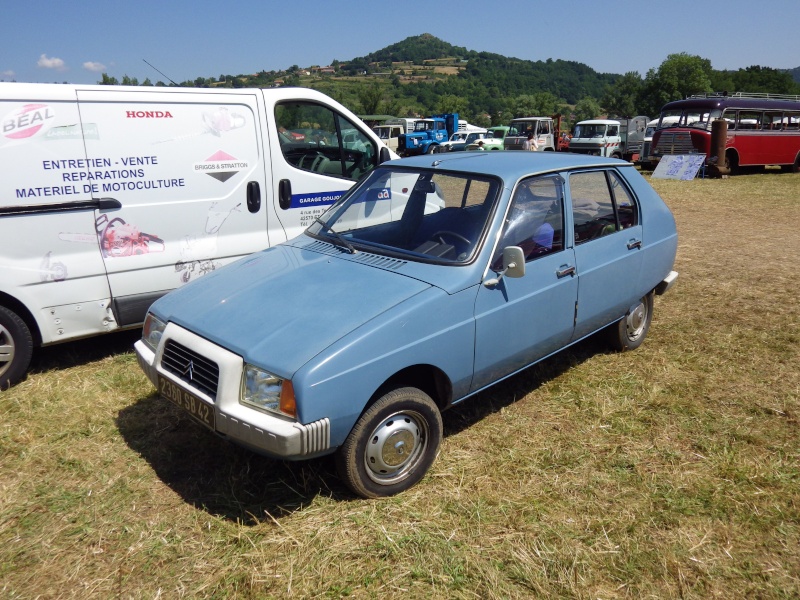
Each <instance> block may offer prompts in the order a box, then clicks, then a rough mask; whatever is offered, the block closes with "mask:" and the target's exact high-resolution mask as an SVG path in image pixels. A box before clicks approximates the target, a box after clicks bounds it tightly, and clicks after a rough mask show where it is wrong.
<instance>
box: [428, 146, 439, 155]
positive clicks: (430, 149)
mask: <svg viewBox="0 0 800 600" xmlns="http://www.w3.org/2000/svg"><path fill="white" fill-rule="evenodd" d="M438 147H439V146H438V145H437V144H431V145H430V146H428V149H427V150H425V154H434V153H435V152H438V150H437V148H438Z"/></svg>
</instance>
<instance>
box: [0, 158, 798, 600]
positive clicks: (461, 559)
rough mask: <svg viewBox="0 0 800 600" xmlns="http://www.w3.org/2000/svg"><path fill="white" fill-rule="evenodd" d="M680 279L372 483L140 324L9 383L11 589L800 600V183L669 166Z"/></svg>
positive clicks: (2, 432)
mask: <svg viewBox="0 0 800 600" xmlns="http://www.w3.org/2000/svg"><path fill="white" fill-rule="evenodd" d="M652 183H653V185H654V187H656V189H657V190H658V191H659V192H660V193H661V194H662V196H663V197H664V198H665V200H666V201H667V203H668V204H669V205H670V207H671V208H672V210H673V212H674V213H675V216H676V218H677V221H678V228H679V233H680V244H679V251H678V259H677V263H676V269H677V270H678V271H679V272H680V279H679V282H678V284H677V285H676V287H675V288H674V289H673V290H672V291H671V292H670V293H669V294H667V295H665V296H662V297H659V298H657V299H656V306H655V318H654V321H653V325H652V328H651V330H650V334H649V337H648V339H647V341H646V342H645V343H644V345H643V346H642V347H641V348H640V349H638V350H636V351H634V352H630V353H625V354H615V353H609V352H607V351H606V350H605V348H604V346H603V345H602V344H601V343H599V342H598V341H596V340H594V339H590V340H587V341H585V342H583V343H581V344H579V345H577V346H575V347H573V348H571V349H569V350H567V351H564V352H562V353H560V354H558V355H557V356H555V357H553V358H551V359H549V360H547V361H545V362H543V363H541V364H539V365H537V366H535V367H533V368H531V369H529V370H528V371H526V372H524V373H522V374H520V375H518V376H516V377H513V378H511V379H509V380H507V381H505V382H503V383H501V384H499V385H498V386H496V387H494V388H493V389H491V390H490V391H488V392H486V393H483V394H482V395H480V396H479V397H476V398H473V399H471V400H469V401H467V402H466V403H464V404H463V405H460V406H459V407H457V408H455V409H453V410H451V411H449V412H447V413H445V415H444V423H445V434H446V436H445V439H444V441H443V445H442V449H441V453H440V455H439V458H438V459H437V461H436V462H435V463H434V465H433V468H432V470H431V473H430V474H429V475H428V476H427V477H426V478H425V479H424V480H423V481H422V482H421V483H420V484H419V485H417V486H416V487H415V488H413V489H412V490H410V491H408V492H406V493H404V494H401V495H399V496H396V497H393V498H389V499H383V500H377V501H365V500H359V499H355V498H353V497H352V496H351V495H349V494H348V493H347V492H346V490H345V488H344V487H343V485H342V484H341V483H340V482H339V480H338V479H337V478H336V476H335V473H334V469H333V462H332V460H330V459H322V460H316V461H311V462H306V463H281V462H273V461H269V460H266V459H263V458H261V457H259V456H257V455H254V454H252V453H250V452H247V451H245V450H242V449H238V448H235V447H233V446H231V445H229V444H227V443H225V442H224V441H221V440H219V439H217V438H215V437H214V436H212V435H210V434H209V433H207V432H206V431H204V430H202V429H201V428H200V426H198V425H195V424H194V423H193V422H191V421H190V420H189V419H188V417H186V416H184V415H183V414H181V413H179V412H178V411H177V409H173V408H172V406H171V405H168V404H167V403H166V402H165V401H162V400H160V399H158V398H157V397H156V396H155V395H154V390H153V388H152V387H151V385H150V384H149V382H148V381H147V380H146V379H145V377H144V375H143V374H142V373H141V372H140V371H139V369H138V367H137V365H136V360H135V357H134V355H133V354H132V352H131V351H130V346H131V344H132V342H133V340H134V339H135V338H136V335H135V334H131V333H125V334H119V335H114V336H107V337H105V338H99V339H94V340H89V341H85V342H80V343H73V344H69V345H65V346H61V347H54V348H50V349H45V350H44V351H42V352H40V353H39V354H38V355H37V357H36V359H35V363H34V371H33V372H32V373H31V375H30V376H29V377H28V379H27V380H26V381H24V382H23V383H22V384H20V385H18V386H17V387H15V388H13V389H11V390H9V391H6V392H0V598H8V599H11V598H31V599H33V598H48V599H49V598H81V599H86V598H103V599H105V598H137V599H138V598H198V597H208V598H237V599H244V598H247V599H255V598H284V597H286V598H288V597H297V598H338V597H353V598H426V599H427V598H481V599H494V598H536V597H542V598H549V597H560V598H586V599H590V598H591V599H597V598H603V599H608V598H698V599H699V598H725V599H729V598H797V597H800V424H799V423H798V420H799V419H800V401H799V400H800V399H799V397H800V368H799V366H800V306H799V305H798V299H797V295H798V288H800V234H798V231H797V230H798V227H799V226H800V225H798V224H800V176H798V175H791V174H778V173H767V174H762V175H749V176H742V177H735V178H730V179H724V180H694V181H690V182H675V181H655V180H654V181H653V182H652Z"/></svg>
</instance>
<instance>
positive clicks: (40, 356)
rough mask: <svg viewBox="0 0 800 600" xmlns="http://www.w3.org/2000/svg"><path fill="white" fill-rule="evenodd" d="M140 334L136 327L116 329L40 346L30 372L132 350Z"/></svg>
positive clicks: (58, 369)
mask: <svg viewBox="0 0 800 600" xmlns="http://www.w3.org/2000/svg"><path fill="white" fill-rule="evenodd" d="M141 337H142V330H141V329H140V328H138V327H137V328H136V329H130V330H127V331H115V332H113V333H108V334H105V335H98V336H94V337H90V338H87V339H84V340H77V341H74V342H64V343H63V344H55V345H53V346H46V347H44V348H37V349H36V350H35V351H34V353H33V359H32V360H31V366H30V368H29V369H28V374H29V375H31V374H34V373H44V372H47V371H60V370H64V369H70V368H72V367H77V366H80V365H85V364H87V363H90V362H93V361H96V360H100V359H101V358H106V357H109V356H114V355H116V354H124V353H126V352H131V351H133V344H134V342H136V340H138V339H139V338H141Z"/></svg>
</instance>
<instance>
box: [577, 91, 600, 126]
mask: <svg viewBox="0 0 800 600" xmlns="http://www.w3.org/2000/svg"><path fill="white" fill-rule="evenodd" d="M602 111H603V109H602V108H600V103H599V102H598V101H597V100H595V99H594V98H592V97H591V96H584V97H583V98H581V99H580V100H578V102H577V103H576V104H575V110H574V111H573V112H574V113H575V122H578V121H585V120H586V119H596V118H597V117H599V116H600V114H601V113H602Z"/></svg>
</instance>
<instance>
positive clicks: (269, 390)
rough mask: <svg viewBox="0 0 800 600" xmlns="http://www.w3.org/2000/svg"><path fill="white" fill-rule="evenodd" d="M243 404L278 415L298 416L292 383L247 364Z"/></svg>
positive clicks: (243, 387)
mask: <svg viewBox="0 0 800 600" xmlns="http://www.w3.org/2000/svg"><path fill="white" fill-rule="evenodd" d="M241 403H242V404H248V405H250V406H252V407H254V408H258V409H260V410H265V411H269V412H273V413H277V414H283V415H288V416H290V417H295V416H297V407H296V405H295V400H294V389H293V388H292V382H291V381H288V380H285V379H281V378H280V377H278V376H277V375H273V374H272V373H269V372H267V371H264V370H263V369H259V368H258V367H254V366H253V365H248V364H246V365H245V366H244V379H243V381H242V396H241Z"/></svg>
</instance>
